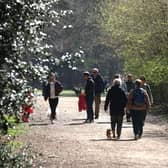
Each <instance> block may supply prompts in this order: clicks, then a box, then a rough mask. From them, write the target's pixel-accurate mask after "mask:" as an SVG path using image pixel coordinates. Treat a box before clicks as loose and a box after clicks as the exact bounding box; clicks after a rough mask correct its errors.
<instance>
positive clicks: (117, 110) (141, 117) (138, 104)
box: [43, 68, 153, 139]
mask: <svg viewBox="0 0 168 168" xmlns="http://www.w3.org/2000/svg"><path fill="white" fill-rule="evenodd" d="M83 79H84V80H85V81H86V84H85V88H84V98H85V101H86V106H85V108H86V114H87V117H86V120H85V123H92V122H94V120H95V119H98V118H99V116H100V104H101V94H102V93H103V92H104V89H105V82H104V79H103V77H102V76H101V75H100V73H99V69H98V68H93V69H92V72H91V73H89V72H88V71H85V72H83ZM62 90H63V86H62V84H61V83H60V82H59V81H58V80H56V76H55V74H54V73H51V74H50V75H49V77H48V79H47V82H44V84H43V96H44V100H45V101H47V100H48V102H49V105H50V109H51V115H50V120H51V123H52V124H53V123H54V120H55V119H56V107H57V105H58V96H59V94H60V93H61V91H62ZM94 104H95V109H93V105H94ZM152 104H153V97H152V94H151V90H150V86H149V85H148V84H147V83H146V80H145V77H144V76H141V77H140V78H139V79H137V80H135V82H134V81H133V79H132V75H131V74H128V75H127V80H126V81H125V80H122V79H121V77H120V75H119V74H116V75H115V76H114V77H113V80H112V84H111V86H110V87H109V89H108V90H107V95H106V99H105V104H104V110H105V111H107V110H108V108H109V111H110V116H111V131H112V137H110V136H109V138H117V139H119V138H120V136H121V130H122V123H123V116H124V115H125V114H126V119H127V121H128V122H130V121H131V118H132V124H133V132H134V135H135V139H138V138H141V136H142V134H143V126H144V122H145V118H146V114H147V112H148V111H150V108H151V105H152Z"/></svg>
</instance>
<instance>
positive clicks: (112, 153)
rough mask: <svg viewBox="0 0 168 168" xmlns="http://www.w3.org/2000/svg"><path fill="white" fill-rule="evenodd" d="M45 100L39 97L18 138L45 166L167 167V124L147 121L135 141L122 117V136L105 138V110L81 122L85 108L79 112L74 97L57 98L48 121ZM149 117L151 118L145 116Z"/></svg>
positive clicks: (76, 167)
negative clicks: (53, 116) (51, 119)
mask: <svg viewBox="0 0 168 168" xmlns="http://www.w3.org/2000/svg"><path fill="white" fill-rule="evenodd" d="M47 111H48V104H47V103H45V102H44V101H43V99H42V98H39V99H38V107H37V108H36V112H35V113H34V114H33V116H32V117H33V120H32V121H31V123H29V124H30V131H29V132H28V134H27V135H26V136H23V137H21V139H22V140H23V141H24V142H26V143H31V144H32V145H33V147H34V148H35V149H36V150H37V151H38V152H39V153H40V154H41V158H40V159H41V162H42V167H44V168H130V167H133V168H167V167H168V145H167V143H168V134H167V132H166V127H167V125H157V124H151V123H146V125H145V129H144V136H143V138H142V139H141V140H138V141H134V140H133V133H132V125H131V124H128V123H126V122H125V121H124V125H123V130H122V136H121V140H119V141H114V140H107V139H106V129H107V128H110V122H109V116H108V114H106V113H104V112H102V113H101V116H100V119H99V120H97V121H95V123H92V124H83V121H84V120H83V119H85V112H82V113H79V112H78V109H77V98H74V97H73V98H60V102H59V107H58V116H57V117H58V121H57V122H56V123H55V124H54V125H51V124H50V122H49V119H48V118H47ZM148 120H153V118H152V119H151V117H149V116H148Z"/></svg>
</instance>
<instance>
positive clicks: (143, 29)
mask: <svg viewBox="0 0 168 168" xmlns="http://www.w3.org/2000/svg"><path fill="white" fill-rule="evenodd" d="M101 14H102V19H101V22H100V23H101V25H102V28H103V29H104V30H106V32H107V33H108V35H109V36H110V37H111V39H110V40H107V39H106V43H111V45H113V46H115V49H116V52H117V53H118V55H119V56H121V57H122V58H124V62H125V71H126V72H131V73H133V74H134V75H135V76H139V75H140V74H144V75H146V76H147V78H148V79H149V80H151V81H153V82H154V83H160V82H162V81H167V80H168V74H167V72H168V45H167V44H168V1H166V0H157V1H156V0H150V1H148V0H136V1H135V0H129V1H126V0H120V1H119V0H117V1H116V0H105V2H104V3H103V4H102V9H101Z"/></svg>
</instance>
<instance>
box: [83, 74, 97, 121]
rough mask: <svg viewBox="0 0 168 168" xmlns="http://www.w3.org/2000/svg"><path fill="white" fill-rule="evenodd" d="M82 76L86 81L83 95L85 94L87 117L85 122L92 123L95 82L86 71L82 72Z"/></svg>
mask: <svg viewBox="0 0 168 168" xmlns="http://www.w3.org/2000/svg"><path fill="white" fill-rule="evenodd" d="M83 78H84V80H85V81H86V86H85V96H86V112H87V119H86V121H85V123H92V122H94V116H93V115H94V114H93V101H94V96H95V83H94V81H93V79H92V78H91V77H90V74H89V72H87V71H86V72H84V73H83Z"/></svg>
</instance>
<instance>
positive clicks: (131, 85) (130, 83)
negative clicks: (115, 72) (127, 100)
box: [125, 81, 135, 92]
mask: <svg viewBox="0 0 168 168" xmlns="http://www.w3.org/2000/svg"><path fill="white" fill-rule="evenodd" d="M125 83H126V85H127V91H128V92H130V91H131V90H133V89H135V84H134V82H133V81H126V82H125Z"/></svg>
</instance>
